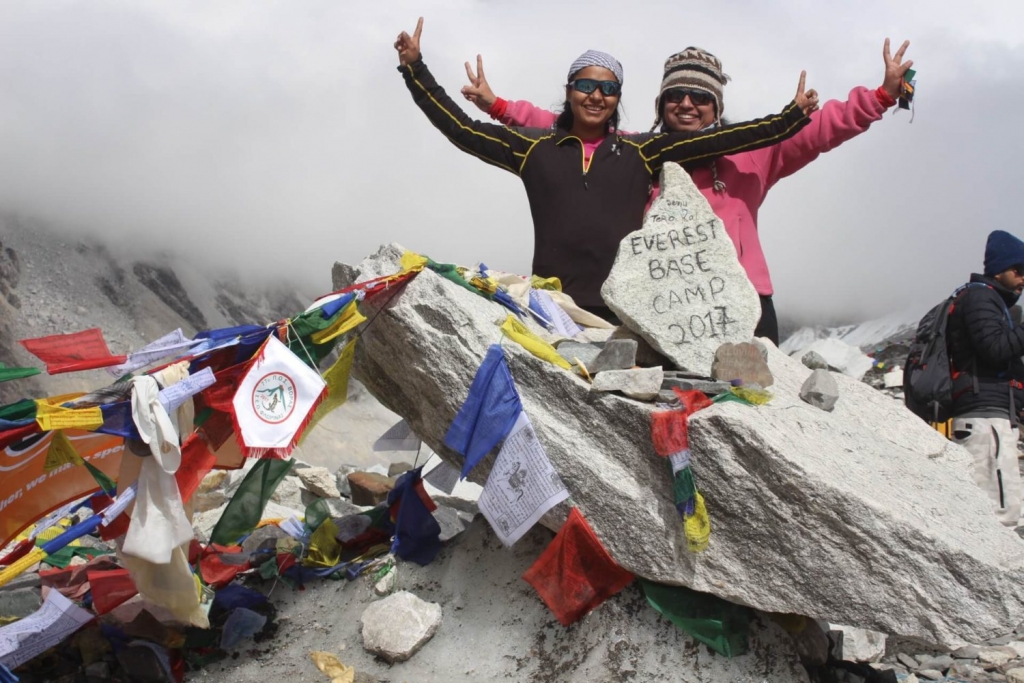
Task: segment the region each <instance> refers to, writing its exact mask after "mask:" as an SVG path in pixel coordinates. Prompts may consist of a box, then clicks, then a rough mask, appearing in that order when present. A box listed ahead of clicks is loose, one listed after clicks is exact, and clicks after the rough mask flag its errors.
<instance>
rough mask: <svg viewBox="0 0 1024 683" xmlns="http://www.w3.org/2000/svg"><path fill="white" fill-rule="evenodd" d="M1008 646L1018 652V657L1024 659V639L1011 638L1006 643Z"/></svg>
mask: <svg viewBox="0 0 1024 683" xmlns="http://www.w3.org/2000/svg"><path fill="white" fill-rule="evenodd" d="M1006 647H1008V648H1010V649H1011V650H1013V651H1014V652H1016V653H1017V657H1018V658H1020V659H1024V641H1020V640H1011V641H1010V642H1009V643H1007V644H1006Z"/></svg>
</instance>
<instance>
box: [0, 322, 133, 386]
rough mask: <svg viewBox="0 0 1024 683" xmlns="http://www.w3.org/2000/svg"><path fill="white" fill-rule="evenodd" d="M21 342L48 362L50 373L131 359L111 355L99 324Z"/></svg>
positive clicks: (35, 354) (115, 363) (105, 365)
mask: <svg viewBox="0 0 1024 683" xmlns="http://www.w3.org/2000/svg"><path fill="white" fill-rule="evenodd" d="M19 343H20V344H21V345H22V346H24V347H25V349H27V350H28V352H29V353H31V354H32V355H33V356H35V357H36V358H38V359H39V360H41V361H43V362H44V363H46V372H48V373H49V374H51V375H56V374H59V373H62V372H76V371H78V370H92V369H94V368H106V367H110V366H111V365H120V364H122V363H124V362H125V361H127V360H128V356H112V355H110V349H108V348H107V342H106V341H105V340H104V339H103V332H101V331H100V329H99V328H98V327H94V328H92V329H90V330H82V331H81V332H74V333H72V334H55V335H51V336H49V337H37V338H35V339H22V340H21V341H20V342H19Z"/></svg>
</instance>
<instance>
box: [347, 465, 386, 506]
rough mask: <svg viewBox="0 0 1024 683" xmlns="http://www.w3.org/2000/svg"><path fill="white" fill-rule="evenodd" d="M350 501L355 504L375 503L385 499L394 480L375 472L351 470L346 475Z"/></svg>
mask: <svg viewBox="0 0 1024 683" xmlns="http://www.w3.org/2000/svg"><path fill="white" fill-rule="evenodd" d="M348 485H349V488H350V489H351V491H352V502H353V503H355V504H356V505H376V504H378V503H382V502H384V501H385V500H387V497H388V493H389V492H390V491H391V489H393V488H395V482H393V481H392V480H391V479H388V478H387V477H385V476H384V475H383V474H378V473H377V472H353V473H351V474H350V475H348Z"/></svg>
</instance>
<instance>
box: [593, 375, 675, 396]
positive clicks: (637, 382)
mask: <svg viewBox="0 0 1024 683" xmlns="http://www.w3.org/2000/svg"><path fill="white" fill-rule="evenodd" d="M664 379H665V373H664V372H662V370H661V368H639V369H636V370H605V371H604V372H601V373H598V374H597V375H595V376H594V384H593V389H594V391H618V392H621V393H622V394H625V395H626V396H628V397H630V398H635V399H636V400H638V401H653V400H654V399H656V398H657V397H658V392H659V391H661V383H662V381H664Z"/></svg>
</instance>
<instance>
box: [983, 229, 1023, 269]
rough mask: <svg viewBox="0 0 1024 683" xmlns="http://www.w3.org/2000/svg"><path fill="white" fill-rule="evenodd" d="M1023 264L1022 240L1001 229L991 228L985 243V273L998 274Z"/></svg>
mask: <svg viewBox="0 0 1024 683" xmlns="http://www.w3.org/2000/svg"><path fill="white" fill-rule="evenodd" d="M1019 265H1024V242H1021V241H1020V240H1019V239H1017V238H1016V237H1014V236H1013V235H1011V234H1010V233H1008V232H1005V231H1003V230H993V231H992V232H991V233H990V234H989V236H988V243H986V244H985V275H988V276H992V275H998V274H999V273H1002V272H1004V271H1006V270H1009V269H1010V268H1013V267H1014V266H1019Z"/></svg>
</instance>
